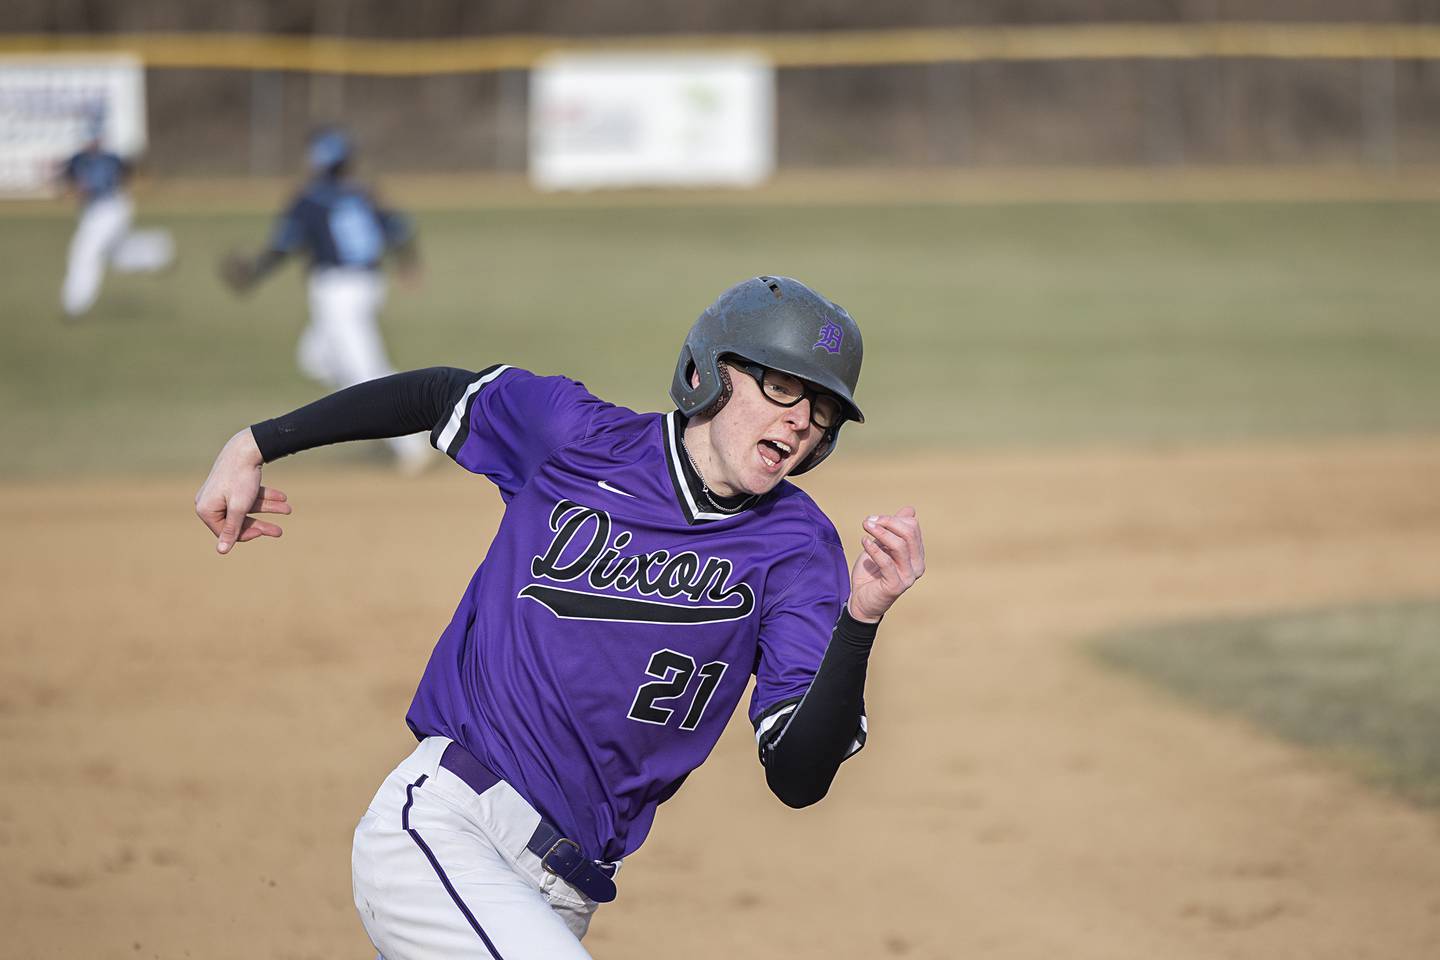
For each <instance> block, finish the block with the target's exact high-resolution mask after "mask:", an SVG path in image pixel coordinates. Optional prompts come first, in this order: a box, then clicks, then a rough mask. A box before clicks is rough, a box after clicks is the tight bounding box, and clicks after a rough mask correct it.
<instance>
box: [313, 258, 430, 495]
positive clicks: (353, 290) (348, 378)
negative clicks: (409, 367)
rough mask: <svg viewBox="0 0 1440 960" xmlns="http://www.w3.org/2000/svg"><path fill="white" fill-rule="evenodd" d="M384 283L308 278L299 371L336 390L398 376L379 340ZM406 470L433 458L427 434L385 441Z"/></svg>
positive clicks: (336, 272) (325, 275)
mask: <svg viewBox="0 0 1440 960" xmlns="http://www.w3.org/2000/svg"><path fill="white" fill-rule="evenodd" d="M384 303H385V280H384V278H383V277H382V276H381V275H380V273H379V272H378V271H375V270H363V269H358V268H353V267H327V268H321V269H317V270H312V271H311V272H310V323H309V324H308V325H307V326H306V327H305V331H304V332H303V333H302V334H301V335H300V345H299V349H298V351H297V354H296V360H297V362H298V363H299V364H300V369H301V371H302V372H303V373H304V374H305V375H306V376H308V377H310V378H311V379H314V380H318V381H320V382H321V383H324V384H326V385H328V386H331V387H334V388H335V389H337V390H343V389H344V388H346V387H353V386H354V385H355V384H357V383H364V382H365V381H367V380H375V379H378V378H380V377H386V376H389V375H390V374H392V373H394V372H395V368H394V367H392V366H391V365H390V358H389V357H388V356H387V355H386V353H385V343H384V341H382V340H381V339H380V326H379V322H378V316H379V313H380V308H381V306H383V305H384ZM386 443H388V444H389V445H390V448H391V449H392V450H393V451H394V452H395V456H396V458H397V459H398V460H399V462H400V465H401V467H402V469H406V470H419V469H422V468H423V465H424V464H426V463H428V462H429V460H430V458H431V457H432V456H433V455H434V454H433V451H432V450H431V449H430V442H429V439H428V438H427V437H426V435H425V434H422V433H414V434H410V435H408V436H404V437H391V438H390V439H388V440H387V441H386Z"/></svg>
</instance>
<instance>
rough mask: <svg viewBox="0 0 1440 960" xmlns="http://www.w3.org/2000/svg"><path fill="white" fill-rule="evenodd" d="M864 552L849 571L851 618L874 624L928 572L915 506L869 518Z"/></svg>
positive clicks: (864, 539) (862, 542)
mask: <svg viewBox="0 0 1440 960" xmlns="http://www.w3.org/2000/svg"><path fill="white" fill-rule="evenodd" d="M864 527H865V536H864V538H863V539H862V540H861V542H860V545H861V546H862V547H863V548H864V550H865V552H864V553H863V554H861V556H860V558H859V559H857V560H856V561H855V566H854V568H853V569H852V570H851V571H850V616H852V617H854V618H855V619H856V620H861V621H864V622H865V623H875V622H877V621H879V619H880V618H881V617H882V616H884V615H885V611H887V610H889V609H890V606H891V604H893V603H894V602H895V601H896V600H898V599H900V594H902V593H904V592H905V591H906V590H909V589H910V588H911V587H912V586H914V585H915V581H916V580H919V579H920V577H921V575H922V574H924V573H925V540H924V538H923V537H921V535H920V519H919V518H918V517H916V516H915V508H914V507H901V508H900V509H899V510H896V511H895V512H894V513H893V514H888V515H887V514H880V515H877V516H873V517H867V518H866V520H865V523H864Z"/></svg>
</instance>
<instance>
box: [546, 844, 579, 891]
mask: <svg viewBox="0 0 1440 960" xmlns="http://www.w3.org/2000/svg"><path fill="white" fill-rule="evenodd" d="M567 843H568V844H569V845H570V847H571V848H572V849H573V850H574V851H575V857H576V858H578V859H579V860H580V861H582V862H583V861H584V859H585V853H584V851H582V850H581V849H580V844H578V843H576V842H575V841H574V840H571V839H570V838H569V837H561V838H560V839H559V840H556V841H555V843H554V844H552V845H551V847H550V849H549V850H546V851H545V856H543V857H541V858H540V866H541V868H542V869H543V870H544V871H545V872H546V873H548V874H550V875H551V876H554V877H559V878H560V879H562V880H567V876H566V874H569V873H571V872H573V871H574V869H575V866H576V864H575V863H573V862H572V863H571V864H570V865H569V866H568V867H567V868H566V871H565V873H563V874H562V873H560V872H559V871H558V870H556V869H555V868H554V867H553V866H552V865H551V863H550V858H551V857H553V856H555V855H556V853H557V852H558V851H559V850H560V846H561V844H567ZM567 882H568V881H567Z"/></svg>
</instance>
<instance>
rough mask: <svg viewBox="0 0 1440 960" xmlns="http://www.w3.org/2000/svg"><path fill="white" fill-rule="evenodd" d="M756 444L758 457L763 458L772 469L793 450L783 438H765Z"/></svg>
mask: <svg viewBox="0 0 1440 960" xmlns="http://www.w3.org/2000/svg"><path fill="white" fill-rule="evenodd" d="M756 446H757V448H758V449H759V451H760V459H761V460H764V461H765V463H766V464H767V465H768V466H769V467H770V468H771V469H772V470H773V469H775V468H777V467H779V466H780V464H781V463H783V462H784V461H785V458H786V457H788V456H790V454H792V453H794V452H795V450H794V448H793V447H791V446H790V444H788V443H786V442H785V441H783V440H771V439H769V438H766V439H764V440H761V441H760V442H759V443H758V444H757V445H756Z"/></svg>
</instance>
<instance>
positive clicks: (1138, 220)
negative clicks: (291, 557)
mask: <svg viewBox="0 0 1440 960" xmlns="http://www.w3.org/2000/svg"><path fill="white" fill-rule="evenodd" d="M0 214H3V211H0ZM418 219H419V228H420V235H421V239H422V245H423V250H424V253H425V257H426V262H427V274H426V277H425V282H424V285H423V287H422V288H421V289H419V290H418V291H413V292H412V291H406V290H402V289H392V292H391V298H390V303H389V305H388V307H387V309H386V312H385V315H384V330H385V335H386V338H387V341H388V343H389V346H390V350H391V354H392V357H393V359H394V361H395V363H396V364H397V365H398V366H399V367H401V368H407V367H415V366H425V365H430V364H453V365H457V366H471V367H479V366H483V365H486V364H489V363H491V362H496V361H504V362H510V363H516V364H520V365H523V366H527V367H530V368H532V369H535V370H538V371H542V372H552V373H558V372H564V373H568V374H570V375H572V376H575V377H577V378H579V379H582V380H584V381H585V382H586V383H587V384H588V385H589V386H590V387H591V388H592V389H593V390H595V391H596V392H598V393H600V394H602V395H604V396H607V397H609V398H612V399H615V400H617V401H619V402H623V403H626V404H628V405H631V406H635V407H637V408H642V409H659V408H662V407H664V406H666V405H667V399H666V396H665V391H666V388H667V386H668V380H669V375H670V370H671V369H672V367H673V364H674V357H675V353H676V350H677V348H678V346H679V343H680V340H681V337H682V335H683V332H684V329H685V328H686V326H687V325H688V323H689V322H690V321H691V320H692V319H693V317H694V316H695V315H696V314H697V313H698V312H699V310H700V309H702V308H703V307H704V306H705V304H706V303H707V302H708V301H709V299H710V298H711V297H713V295H714V294H715V293H717V292H719V290H720V289H722V288H723V287H725V286H727V285H728V284H730V283H731V282H733V281H735V280H738V279H741V278H743V277H745V276H747V275H752V274H755V273H759V272H773V273H785V274H790V275H794V276H798V277H801V278H803V279H805V280H807V281H808V282H810V283H812V284H813V285H814V286H816V287H818V288H819V289H820V290H822V291H824V292H826V293H828V294H829V295H831V296H833V297H834V298H835V299H837V300H839V301H840V302H841V303H843V304H845V305H846V306H847V307H849V308H850V310H851V312H852V313H853V314H854V315H855V316H856V317H857V318H858V319H859V321H860V323H861V326H862V329H863V330H864V331H865V337H866V345H867V348H868V349H867V362H866V367H865V374H864V377H863V380H862V382H861V386H860V391H859V394H858V397H859V400H860V402H861V403H862V405H863V406H864V407H865V409H866V411H867V414H868V415H869V418H870V423H869V424H867V425H866V426H865V427H862V428H860V429H854V428H852V429H851V430H849V431H848V432H847V435H846V437H845V443H846V444H847V445H851V446H852V449H869V450H878V449H893V448H913V447H941V448H956V447H965V448H980V447H995V446H1010V445H1023V446H1044V445H1053V444H1064V445H1088V444H1108V445H1115V444H1131V443H1169V442H1189V441H1204V440H1209V439H1220V440H1228V439H1236V438H1265V437H1289V436H1314V435H1324V434H1352V435H1358V434H1370V433H1378V432H1398V431H1433V430H1435V429H1437V428H1440V376H1436V370H1437V369H1440V324H1437V322H1436V317H1437V315H1440V287H1437V285H1436V283H1435V282H1434V280H1433V278H1432V272H1431V271H1432V266H1431V260H1432V259H1433V251H1434V250H1435V249H1436V247H1437V245H1440V205H1437V204H1423V203H1411V204H1405V203H1391V204H1375V203H1311V204H1234V205H1200V204H1173V205H1169V204H1119V205H1102V204H1054V205H1025V206H932V207H926V206H920V205H909V206H892V207H883V206H881V207H877V206H867V207H863V208H853V207H839V206H836V207H823V206H821V207H808V208H796V207H779V208H777V207H768V206H765V205H763V204H761V203H758V202H754V201H744V200H737V203H736V205H734V206H731V207H724V208H718V207H713V206H706V207H698V206H697V207H690V208H674V209H671V208H664V207H654V206H647V207H625V206H616V207H614V208H599V207H594V206H586V207H577V208H575V209H554V208H546V209H533V210H524V209H519V210H517V209H509V210H495V211H489V212H487V211H466V212H463V213H462V212H456V213H429V214H424V215H422V216H420V217H419V218H418ZM139 222H140V223H141V224H147V223H148V224H162V225H165V226H168V227H169V228H171V229H172V230H173V231H174V233H175V236H176V240H177V243H178V246H179V249H180V251H181V261H180V263H179V264H178V266H177V267H176V269H175V270H174V271H173V272H172V273H170V274H169V275H166V276H163V277H126V276H114V275H112V276H111V277H110V278H108V279H107V282H106V287H105V290H104V291H103V293H102V295H101V300H100V304H99V306H98V307H97V308H96V310H95V311H94V312H93V314H92V315H91V316H90V317H88V318H86V319H85V320H84V321H83V322H81V323H79V324H75V325H71V326H67V325H64V324H63V323H62V322H61V321H60V318H59V309H58V306H57V300H58V289H59V284H60V279H61V273H62V270H63V267H64V253H65V246H66V243H67V242H68V238H69V233H70V230H71V228H72V221H71V219H70V218H69V217H68V216H62V215H60V214H58V213H57V214H50V215H47V214H35V213H30V214H26V215H23V216H21V215H13V214H12V215H10V216H0V264H4V267H3V270H4V281H5V282H4V294H3V298H4V300H3V302H4V311H3V317H4V320H3V323H0V404H3V407H4V410H5V414H4V417H3V419H0V431H3V433H0V450H3V459H0V475H4V476H12V477H13V476H37V475H39V476H48V475H80V474H105V473H117V472H118V473H126V474H130V473H136V472H142V473H143V472H149V471H170V470H177V469H182V470H187V471H191V472H194V471H197V470H202V469H203V468H204V466H205V464H206V463H208V461H209V458H210V457H211V456H212V455H213V453H214V450H215V449H216V448H218V446H219V444H220V442H221V441H222V440H223V439H224V438H225V437H226V436H228V434H229V433H230V432H232V431H233V430H234V429H236V428H238V427H239V426H242V425H244V424H245V423H248V422H251V421H253V420H256V419H260V418H263V417H266V416H270V415H274V414H276V413H280V412H282V411H284V410H285V409H288V408H290V407H292V406H295V405H298V404H300V403H302V402H305V401H306V400H308V399H310V398H312V397H314V396H316V395H317V391H318V390H319V388H318V387H316V386H315V385H312V384H310V383H308V382H307V381H305V380H304V379H303V378H302V377H301V375H300V374H299V372H298V371H297V369H296V367H295V364H294V359H293V355H294V347H295V341H296V337H297V334H298V332H299V330H300V327H301V325H302V323H303V321H304V314H305V297H304V288H303V284H302V282H301V271H300V270H299V269H297V268H296V267H293V266H292V267H288V268H287V269H286V270H284V271H283V272H281V273H280V274H279V275H277V276H275V277H272V278H271V280H270V281H269V282H268V283H267V284H266V285H265V287H263V288H262V289H261V290H260V291H259V292H258V293H257V294H256V295H255V296H253V297H251V298H250V299H248V300H245V301H235V300H232V299H230V298H229V297H228V296H227V295H226V294H225V293H224V292H223V291H222V289H221V287H220V286H219V284H218V282H217V281H216V279H215V276H214V261H215V259H216V257H217V256H218V255H219V254H220V253H221V252H222V251H223V250H226V249H228V248H231V247H237V246H239V247H244V248H247V249H254V248H256V247H258V246H259V244H260V243H261V241H262V239H263V237H264V236H265V233H266V231H267V229H268V222H269V218H268V215H264V214H261V213H259V212H257V213H256V214H254V215H248V216H247V215H226V216H215V215H199V214H195V215H174V214H170V215H167V216H165V217H163V218H162V217H146V216H145V212H144V210H143V208H142V210H141V216H140V218H139ZM332 456H333V454H332Z"/></svg>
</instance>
